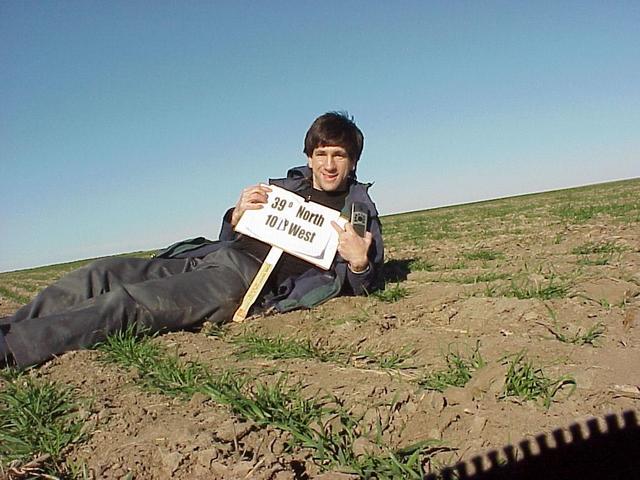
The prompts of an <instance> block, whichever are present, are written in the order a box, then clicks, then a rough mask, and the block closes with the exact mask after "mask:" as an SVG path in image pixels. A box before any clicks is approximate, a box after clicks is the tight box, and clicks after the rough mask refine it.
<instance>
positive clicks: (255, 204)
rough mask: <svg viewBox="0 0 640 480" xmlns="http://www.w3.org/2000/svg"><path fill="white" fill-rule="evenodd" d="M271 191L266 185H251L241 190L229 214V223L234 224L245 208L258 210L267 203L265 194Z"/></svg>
mask: <svg viewBox="0 0 640 480" xmlns="http://www.w3.org/2000/svg"><path fill="white" fill-rule="evenodd" d="M270 191H271V189H270V188H269V187H267V186H266V185H253V186H251V187H247V188H245V189H244V190H242V193H241V194H240V198H239V199H238V202H237V203H236V206H235V208H234V209H233V213H232V214H231V225H232V226H234V227H235V226H236V225H237V224H238V222H239V221H240V217H242V214H243V213H244V212H245V211H247V210H260V209H261V208H262V206H263V205H264V204H265V203H267V198H268V197H267V194H268V193H269V192H270Z"/></svg>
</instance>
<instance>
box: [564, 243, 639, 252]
mask: <svg viewBox="0 0 640 480" xmlns="http://www.w3.org/2000/svg"><path fill="white" fill-rule="evenodd" d="M627 250H629V247H627V246H626V245H619V244H617V243H615V242H586V243H583V244H582V245H579V246H577V247H575V248H574V249H573V250H571V253H573V254H574V255H590V254H602V253H607V254H613V253H621V252H625V251H627Z"/></svg>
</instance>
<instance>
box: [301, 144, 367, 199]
mask: <svg viewBox="0 0 640 480" xmlns="http://www.w3.org/2000/svg"><path fill="white" fill-rule="evenodd" d="M307 158H308V159H309V167H310V168H311V170H312V171H313V188H315V189H316V190H322V191H325V192H338V191H342V190H346V188H347V181H348V177H349V174H350V173H351V172H352V171H353V169H354V168H355V162H354V161H353V160H351V158H349V154H348V153H347V151H346V150H345V149H344V148H342V147H338V146H335V145H328V146H324V147H317V148H314V149H313V154H312V155H311V156H310V157H307Z"/></svg>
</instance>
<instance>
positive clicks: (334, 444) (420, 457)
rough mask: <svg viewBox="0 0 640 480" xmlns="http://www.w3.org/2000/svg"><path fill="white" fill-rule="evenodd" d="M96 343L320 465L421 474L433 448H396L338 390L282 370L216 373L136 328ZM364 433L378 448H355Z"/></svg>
mask: <svg viewBox="0 0 640 480" xmlns="http://www.w3.org/2000/svg"><path fill="white" fill-rule="evenodd" d="M99 348H100V350H101V351H102V353H103V355H104V360H105V361H109V362H114V363H116V364H119V365H122V366H124V367H128V368H135V369H137V370H138V374H139V376H138V381H139V382H140V383H141V385H143V386H144V387H146V388H152V389H154V390H156V391H158V392H161V393H164V394H167V395H177V396H181V397H187V398H188V397H189V396H191V395H193V393H195V392H201V393H203V394H205V395H208V396H209V397H210V398H211V399H212V400H214V401H215V402H217V403H220V404H223V405H226V406H227V407H228V408H229V409H230V410H231V412H232V413H233V414H235V415H237V416H239V417H240V418H243V419H246V420H251V421H253V422H255V423H256V425H258V426H261V427H266V426H269V427H275V428H277V429H280V430H282V431H285V432H287V433H289V434H290V436H291V440H290V441H289V444H288V448H289V449H294V448H298V449H304V450H307V451H308V452H309V456H310V457H311V458H312V459H313V460H314V462H316V464H317V465H318V466H319V467H320V468H321V469H322V470H331V469H336V468H339V469H340V470H341V471H349V472H353V473H355V474H357V475H359V476H361V477H362V478H378V479H394V478H415V479H418V478H423V477H424V475H425V474H426V470H425V466H426V465H427V463H428V461H429V457H430V455H431V454H432V453H433V452H434V451H435V450H434V443H433V441H424V442H420V443H418V444H414V445H412V446H409V447H404V448H397V449H391V448H389V447H387V446H385V445H383V444H382V443H381V442H382V436H381V432H380V431H378V432H377V435H375V434H373V433H372V432H370V433H369V434H367V432H365V431H364V429H363V427H362V425H360V424H359V420H360V419H358V418H355V417H354V416H353V415H352V414H350V413H349V412H348V411H347V410H346V409H345V408H344V406H343V405H342V404H341V402H340V401H339V400H338V399H337V398H330V397H322V398H317V397H316V398H311V399H306V398H304V396H303V394H302V392H303V387H302V385H301V384H299V383H297V384H293V385H290V384H289V383H288V382H287V380H286V376H285V375H281V376H280V377H278V378H277V379H276V380H275V381H272V382H270V383H267V382H257V381H254V380H255V379H254V378H252V377H249V376H246V375H242V374H240V373H239V372H228V371H227V372H222V373H220V374H218V375H216V376H214V375H212V374H210V373H209V372H208V371H207V369H206V368H205V367H204V366H202V365H200V364H197V363H193V362H188V363H183V362H181V361H180V360H179V359H178V357H177V356H175V355H169V354H168V353H166V352H165V351H164V350H163V349H161V348H160V347H159V346H157V345H156V344H154V343H152V339H150V338H147V337H140V336H136V335H135V334H134V332H133V331H132V330H131V329H130V330H127V331H125V332H123V333H120V334H116V335H113V336H111V337H109V338H108V339H107V341H106V342H104V343H103V344H102V345H101V346H100V347H99ZM169 371H171V373H169ZM391 408H392V409H393V408H395V407H394V406H392V407H391ZM363 435H364V436H368V435H370V436H371V437H372V439H373V440H374V441H377V442H378V443H377V444H376V445H377V447H378V450H379V451H380V452H381V453H370V454H369V453H367V454H366V455H356V454H355V452H354V442H355V440H356V439H357V438H359V437H360V436H363ZM438 445H440V444H439V443H438ZM437 448H441V447H437Z"/></svg>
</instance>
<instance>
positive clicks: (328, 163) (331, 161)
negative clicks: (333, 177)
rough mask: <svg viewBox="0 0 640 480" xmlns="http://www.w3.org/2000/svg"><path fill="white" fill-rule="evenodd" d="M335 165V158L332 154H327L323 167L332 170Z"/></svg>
mask: <svg viewBox="0 0 640 480" xmlns="http://www.w3.org/2000/svg"><path fill="white" fill-rule="evenodd" d="M335 167H336V160H335V158H333V155H327V161H326V163H325V168H327V169H329V170H333V169H334V168H335Z"/></svg>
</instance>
